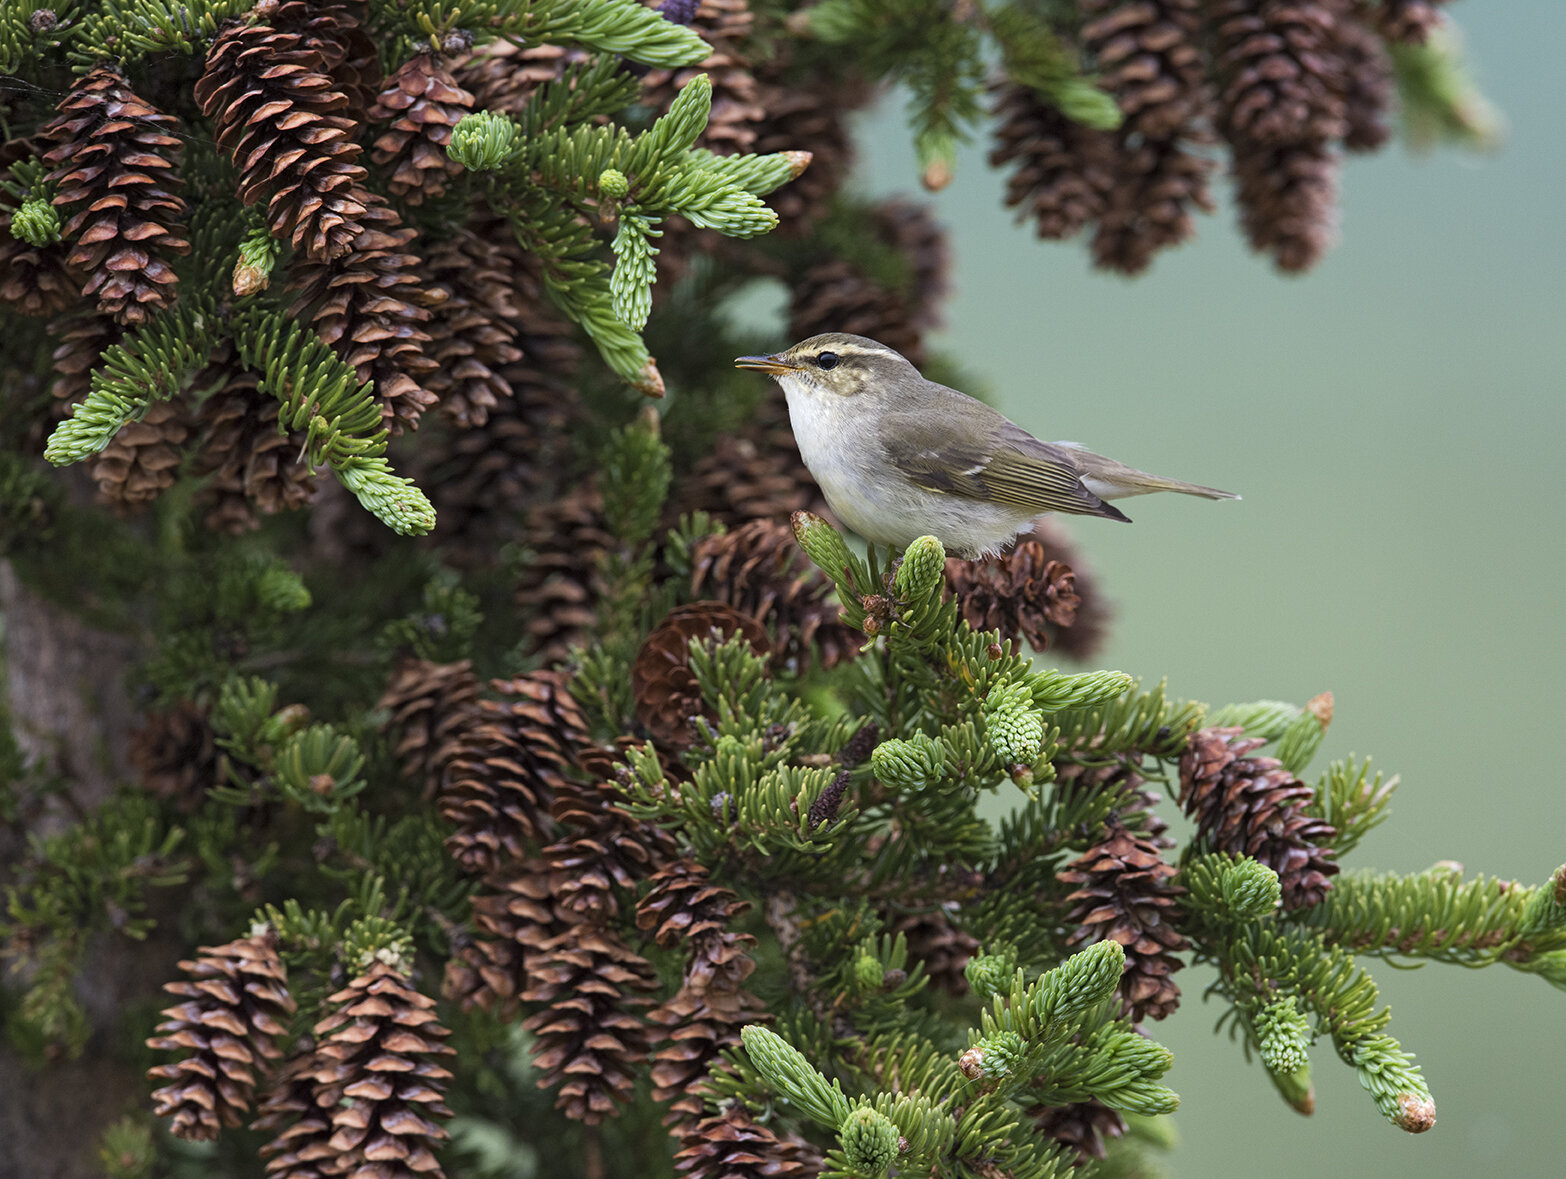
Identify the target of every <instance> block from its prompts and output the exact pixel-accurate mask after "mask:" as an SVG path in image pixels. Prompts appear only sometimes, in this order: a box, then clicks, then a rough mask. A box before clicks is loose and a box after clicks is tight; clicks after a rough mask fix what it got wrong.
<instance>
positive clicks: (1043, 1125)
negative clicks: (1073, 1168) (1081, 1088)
mask: <svg viewBox="0 0 1566 1179" xmlns="http://www.w3.org/2000/svg"><path fill="white" fill-rule="evenodd" d="M1023 1112H1024V1113H1025V1114H1026V1115H1027V1116H1028V1117H1029V1118H1031V1119H1032V1121H1033V1124H1034V1125H1035V1126H1037V1127H1038V1129H1039V1133H1041V1134H1043V1135H1044V1136H1045V1137H1046V1138H1052V1139H1054V1140H1055V1141H1056V1142H1058V1143H1060V1144H1061V1145H1062V1146H1064V1147H1065V1148H1066V1149H1067V1150H1068V1151H1071V1152H1074V1153H1075V1154H1076V1159H1075V1163H1076V1165H1077V1166H1081V1165H1082V1164H1083V1163H1085V1162H1087V1161H1088V1160H1089V1159H1102V1158H1103V1157H1104V1155H1105V1153H1106V1151H1105V1148H1104V1142H1105V1140H1106V1139H1109V1138H1119V1137H1120V1136H1121V1135H1122V1134H1124V1133H1125V1132H1126V1123H1125V1119H1124V1118H1122V1117H1121V1116H1120V1115H1119V1114H1118V1113H1116V1112H1115V1111H1114V1110H1112V1109H1110V1108H1109V1107H1108V1106H1107V1105H1101V1104H1100V1103H1099V1102H1097V1101H1092V1100H1088V1101H1076V1102H1073V1103H1072V1104H1070V1105H1030V1106H1029V1107H1028V1108H1027V1109H1025V1110H1024V1111H1023Z"/></svg>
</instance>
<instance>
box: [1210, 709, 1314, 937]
mask: <svg viewBox="0 0 1566 1179" xmlns="http://www.w3.org/2000/svg"><path fill="white" fill-rule="evenodd" d="M1242 731H1243V730H1241V729H1239V728H1211V729H1202V730H1201V731H1199V732H1197V733H1193V734H1192V735H1191V740H1190V743H1189V744H1188V745H1187V747H1186V752H1185V754H1184V756H1182V757H1181V758H1180V805H1181V807H1182V808H1183V809H1184V810H1185V813H1186V814H1187V815H1189V816H1190V817H1191V818H1193V819H1195V820H1196V834H1197V838H1198V839H1199V840H1200V841H1201V842H1202V844H1203V845H1204V846H1205V847H1206V848H1207V849H1208V850H1211V851H1219V852H1231V853H1233V854H1236V855H1243V856H1249V857H1251V858H1252V859H1254V860H1256V861H1258V862H1259V863H1262V864H1265V865H1267V867H1269V868H1271V869H1272V870H1273V871H1274V872H1276V873H1277V874H1278V882H1279V884H1280V885H1282V888H1283V907H1284V908H1285V909H1298V908H1303V907H1306V906H1310V905H1315V904H1318V903H1320V902H1321V900H1322V899H1323V898H1324V897H1325V896H1326V895H1327V892H1328V891H1329V890H1330V889H1331V887H1332V883H1331V881H1330V880H1329V879H1328V877H1330V876H1335V875H1337V872H1338V865H1337V864H1336V863H1334V862H1333V861H1334V860H1335V858H1336V856H1337V852H1336V851H1335V850H1333V849H1332V848H1331V847H1327V846H1323V845H1325V844H1326V843H1328V842H1329V841H1330V840H1331V839H1333V838H1334V837H1335V836H1336V835H1337V831H1336V830H1335V829H1334V828H1333V827H1332V826H1331V825H1330V824H1329V823H1327V822H1325V821H1324V820H1322V819H1317V818H1313V817H1312V816H1310V815H1308V814H1306V813H1305V806H1306V804H1308V803H1309V802H1310V801H1311V800H1312V799H1313V798H1314V797H1315V791H1313V790H1312V789H1311V788H1310V787H1309V786H1307V785H1306V784H1305V783H1304V782H1301V781H1300V780H1299V779H1298V778H1296V777H1294V775H1293V774H1291V773H1289V772H1288V770H1286V769H1284V768H1283V766H1282V764H1281V763H1279V761H1278V759H1277V758H1274V757H1247V756H1245V755H1246V754H1247V753H1249V752H1250V751H1251V750H1253V749H1255V748H1257V747H1258V746H1260V745H1264V744H1266V742H1265V741H1263V740H1262V739H1261V738H1259V737H1241V735H1240V734H1241V732H1242Z"/></svg>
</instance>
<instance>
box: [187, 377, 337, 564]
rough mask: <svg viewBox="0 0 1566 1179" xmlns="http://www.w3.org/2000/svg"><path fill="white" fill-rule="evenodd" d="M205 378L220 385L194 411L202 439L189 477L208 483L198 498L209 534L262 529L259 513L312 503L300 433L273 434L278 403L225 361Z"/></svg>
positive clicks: (310, 480) (310, 479)
mask: <svg viewBox="0 0 1566 1179" xmlns="http://www.w3.org/2000/svg"><path fill="white" fill-rule="evenodd" d="M209 374H210V375H211V377H212V381H211V382H207V383H208V384H210V383H212V382H215V381H217V380H223V381H225V384H224V386H223V388H221V389H220V390H218V391H217V392H216V393H213V394H212V395H211V396H210V397H208V398H207V399H206V400H205V401H203V402H202V403H201V409H200V410H199V413H198V420H199V423H200V425H201V426H202V428H203V431H204V433H203V435H202V438H201V441H200V443H199V444H198V446H197V449H196V455H195V461H194V464H193V466H192V474H194V475H196V476H198V477H199V476H211V477H210V478H209V479H207V480H206V482H205V483H204V484H203V486H202V487H201V489H200V490H199V491H198V492H197V493H196V499H197V502H199V503H204V504H208V505H210V506H209V507H208V508H207V512H206V516H205V522H206V525H207V527H208V528H211V529H213V530H214V531H218V532H227V533H230V534H231V535H238V534H239V533H242V532H248V531H251V530H252V529H255V528H259V527H260V526H261V521H260V519H259V518H258V516H257V515H256V513H257V512H260V513H262V514H264V515H268V516H270V515H275V514H276V513H278V512H284V511H296V510H298V509H299V508H302V507H304V505H305V504H307V503H309V502H310V500H311V499H312V498H313V497H314V496H315V491H316V483H315V473H314V472H313V471H312V470H311V469H310V468H309V466H308V465H306V464H305V463H302V462H300V461H299V456H300V455H301V454H302V453H303V451H304V445H305V438H304V434H303V432H302V431H299V430H289V431H283V430H279V429H278V420H277V419H278V411H279V410H280V409H281V405H280V403H279V402H278V400H277V398H275V397H268V396H266V395H264V394H262V393H261V392H260V391H259V386H258V384H257V377H256V374H255V373H252V372H247V371H244V370H242V369H237V368H236V367H235V366H234V364H233V361H232V359H231V358H229V359H227V360H226V361H225V362H219V363H215V364H214V365H213V366H212V368H211V369H209ZM199 385H201V382H199V381H198V386H199Z"/></svg>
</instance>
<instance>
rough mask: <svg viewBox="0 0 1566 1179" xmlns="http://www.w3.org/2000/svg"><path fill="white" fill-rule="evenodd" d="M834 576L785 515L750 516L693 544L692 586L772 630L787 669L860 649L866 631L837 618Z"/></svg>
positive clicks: (836, 659)
mask: <svg viewBox="0 0 1566 1179" xmlns="http://www.w3.org/2000/svg"><path fill="white" fill-rule="evenodd" d="M835 592H836V591H835V589H834V587H833V585H832V582H831V581H830V580H829V579H828V578H827V577H826V575H825V574H823V573H821V572H820V570H818V569H816V567H815V566H814V565H812V564H810V562H809V561H808V560H807V559H806V558H805V557H804V554H803V553H802V551H801V550H800V547H799V545H798V543H797V542H796V541H795V540H794V530H793V528H791V527H790V526H789V524H788V523H787V522H786V521H785V520H783V519H773V520H752V521H751V522H750V523H749V524H744V525H741V526H740V527H739V528H737V529H735V530H734V531H733V532H725V533H718V534H715V535H712V536H705V537H703V538H702V539H701V540H699V541H697V543H696V545H695V546H694V547H693V548H692V549H691V593H692V594H696V595H699V596H702V597H706V598H711V599H714V600H716V601H720V602H722V603H724V604H725V605H728V606H732V607H734V609H736V610H739V611H740V612H741V613H744V614H749V615H750V616H751V617H752V618H754V619H756V621H758V622H760V623H762V624H763V625H765V626H766V627H767V628H768V630H770V631H771V633H772V636H773V640H774V646H775V649H776V651H777V652H778V658H779V659H780V660H781V661H782V663H783V666H784V667H786V668H787V669H789V670H790V671H800V670H803V669H804V668H806V667H808V666H809V664H810V660H811V654H812V652H815V653H816V655H817V657H818V658H819V660H820V663H821V666H822V667H835V666H836V665H837V664H838V663H841V662H842V661H843V660H845V659H852V658H854V657H855V656H856V655H858V654H859V647H860V644H862V643H863V642H864V636H863V635H861V634H860V633H859V632H858V631H856V630H854V629H853V628H852V627H849V626H845V625H844V624H843V623H842V622H841V621H840V619H839V615H840V613H841V609H840V607H839V606H838V604H837V601H836V599H835V597H834V596H833V595H834V594H835Z"/></svg>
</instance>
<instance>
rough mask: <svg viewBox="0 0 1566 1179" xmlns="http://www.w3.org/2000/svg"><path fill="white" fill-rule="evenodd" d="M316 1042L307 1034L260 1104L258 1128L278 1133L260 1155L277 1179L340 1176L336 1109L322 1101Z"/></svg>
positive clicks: (267, 1171) (270, 1174)
mask: <svg viewBox="0 0 1566 1179" xmlns="http://www.w3.org/2000/svg"><path fill="white" fill-rule="evenodd" d="M314 1058H315V1042H314V1041H313V1040H311V1039H310V1038H309V1037H305V1038H304V1039H303V1040H302V1041H301V1043H300V1045H299V1046H298V1047H296V1048H295V1050H294V1054H293V1056H291V1057H290V1058H289V1059H288V1061H287V1062H286V1063H285V1064H284V1065H283V1067H282V1068H281V1069H280V1070H279V1071H278V1072H277V1073H276V1074H275V1075H274V1077H273V1079H272V1082H271V1084H270V1085H269V1086H268V1088H267V1090H266V1092H265V1093H264V1094H263V1095H262V1098H261V1101H260V1103H259V1105H258V1107H257V1109H258V1112H257V1115H256V1119H255V1120H254V1121H253V1122H251V1123H250V1128H251V1129H252V1130H257V1131H260V1132H262V1133H270V1134H271V1135H272V1136H271V1138H269V1139H268V1140H267V1141H266V1143H265V1144H264V1145H263V1146H262V1147H261V1149H260V1151H259V1154H260V1156H261V1157H262V1158H263V1159H265V1160H266V1173H267V1175H269V1176H276V1177H277V1179H325V1177H326V1176H327V1175H329V1174H334V1173H337V1172H334V1171H333V1170H332V1165H333V1163H334V1162H335V1161H336V1157H337V1152H336V1151H334V1150H333V1149H332V1148H331V1146H330V1142H331V1139H332V1133H333V1130H332V1111H331V1109H330V1108H329V1107H327V1106H323V1105H322V1104H321V1103H320V1101H319V1100H318V1099H317V1095H316V1089H317V1086H316V1083H315V1067H314V1065H315V1059H314Z"/></svg>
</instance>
